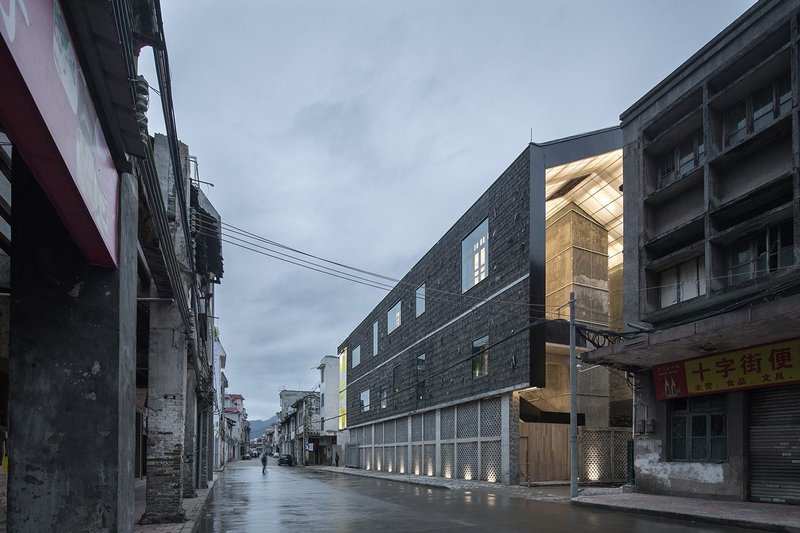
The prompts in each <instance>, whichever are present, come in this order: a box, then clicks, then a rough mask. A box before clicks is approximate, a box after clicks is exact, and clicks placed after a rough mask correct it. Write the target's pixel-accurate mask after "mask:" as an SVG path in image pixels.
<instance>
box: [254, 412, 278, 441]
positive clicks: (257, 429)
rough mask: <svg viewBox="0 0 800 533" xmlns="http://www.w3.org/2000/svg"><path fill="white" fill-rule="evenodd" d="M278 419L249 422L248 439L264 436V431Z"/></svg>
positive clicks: (274, 417) (275, 417)
mask: <svg viewBox="0 0 800 533" xmlns="http://www.w3.org/2000/svg"><path fill="white" fill-rule="evenodd" d="M277 419H278V417H277V416H273V417H271V418H268V419H267V420H250V438H251V439H257V438H258V437H263V436H264V430H266V429H267V428H269V427H272V424H274V423H275V421H276V420H277Z"/></svg>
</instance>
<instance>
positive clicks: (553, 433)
mask: <svg viewBox="0 0 800 533" xmlns="http://www.w3.org/2000/svg"><path fill="white" fill-rule="evenodd" d="M519 436H520V440H522V439H525V440H527V452H528V453H527V457H523V455H522V453H523V452H524V450H522V449H520V458H519V462H520V463H527V464H528V465H529V466H528V473H529V474H528V475H529V478H530V480H531V481H566V480H568V479H569V426H568V425H566V424H528V423H526V422H520V424H519Z"/></svg>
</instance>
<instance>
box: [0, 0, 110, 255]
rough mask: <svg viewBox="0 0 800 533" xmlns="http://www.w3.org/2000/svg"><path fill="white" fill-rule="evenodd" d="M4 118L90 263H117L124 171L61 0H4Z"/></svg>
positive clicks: (0, 75)
mask: <svg viewBox="0 0 800 533" xmlns="http://www.w3.org/2000/svg"><path fill="white" fill-rule="evenodd" d="M0 80H2V91H3V92H2V95H3V97H2V99H1V100H0V122H2V124H3V126H4V127H5V128H6V130H7V131H8V133H9V136H10V137H11V140H12V141H13V142H14V145H15V147H16V148H18V149H19V152H20V154H21V155H22V158H23V159H24V160H25V162H26V163H27V165H28V166H29V167H30V169H31V171H32V172H33V175H34V176H35V177H36V180H37V181H38V182H39V184H40V185H41V187H42V189H43V190H44V191H45V193H46V194H47V197H48V198H49V199H50V202H51V203H52V204H53V206H54V207H55V209H56V211H57V212H58V214H59V215H60V217H61V219H62V220H63V221H64V225H65V226H66V227H67V229H68V230H69V232H70V234H71V235H72V238H73V239H74V240H75V242H76V244H77V245H78V247H79V248H80V249H81V252H83V255H84V257H85V258H86V260H87V261H88V262H90V263H94V264H99V265H105V266H111V267H113V266H116V262H117V200H118V186H119V175H118V174H117V169H116V167H115V165H114V161H113V159H112V157H111V152H110V150H109V148H108V145H107V143H106V140H105V136H104V134H103V131H102V128H101V125H100V121H99V119H98V117H97V112H96V110H95V108H94V103H93V101H92V96H91V94H90V92H89V88H88V87H87V85H86V81H85V79H84V76H83V70H82V69H81V65H80V61H79V60H78V54H77V52H76V50H75V46H74V45H73V42H72V36H71V35H70V32H69V28H68V26H67V23H66V18H65V16H64V13H63V12H62V10H61V5H60V4H59V2H58V0H0Z"/></svg>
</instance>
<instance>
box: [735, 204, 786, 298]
mask: <svg viewBox="0 0 800 533" xmlns="http://www.w3.org/2000/svg"><path fill="white" fill-rule="evenodd" d="M793 264H794V228H793V226H792V220H791V219H789V220H785V221H783V222H780V223H778V224H774V225H772V226H769V227H768V228H765V229H763V230H761V231H759V232H758V233H756V234H754V235H752V236H750V237H747V238H745V239H742V240H740V241H737V242H735V243H733V244H731V245H730V246H729V247H728V279H729V281H730V283H731V285H735V284H737V283H740V282H743V281H747V280H749V279H752V278H754V277H758V276H764V275H766V274H769V273H771V272H776V271H778V270H779V269H781V268H785V267H788V266H790V265H793Z"/></svg>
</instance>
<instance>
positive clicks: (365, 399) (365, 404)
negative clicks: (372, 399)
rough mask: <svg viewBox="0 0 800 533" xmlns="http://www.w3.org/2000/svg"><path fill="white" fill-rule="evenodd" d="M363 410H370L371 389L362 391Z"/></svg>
mask: <svg viewBox="0 0 800 533" xmlns="http://www.w3.org/2000/svg"><path fill="white" fill-rule="evenodd" d="M360 399H361V411H362V412H366V411H369V389H367V390H365V391H363V392H362V393H361V398H360Z"/></svg>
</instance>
